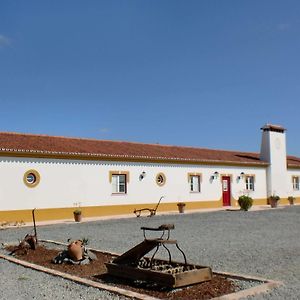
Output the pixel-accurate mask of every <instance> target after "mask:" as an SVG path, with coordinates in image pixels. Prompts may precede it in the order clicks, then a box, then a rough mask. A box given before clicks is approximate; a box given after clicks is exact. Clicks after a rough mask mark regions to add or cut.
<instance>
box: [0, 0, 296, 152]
mask: <svg viewBox="0 0 300 300" xmlns="http://www.w3.org/2000/svg"><path fill="white" fill-rule="evenodd" d="M299 53H300V1H298V0H297V1H296V0H295V1H292V0H285V1H280V0H277V1H274V0H251V1H250V0H249V1H247V0H245V1H238V0H235V1H231V0H226V1H221V0H219V1H214V0H207V1H205V0H203V1H198V0H197V1H183V0H182V1H176V0H169V1H168V0H152V1H150V0H128V1H125V0H122V1H116V0H107V1H91V0H90V1H74V0H72V1H71V0H70V1H64V0H60V1H31V0H27V1H14V0H3V1H1V2H0V108H1V109H0V130H1V131H14V132H25V133H41V134H49V135H60V136H77V137H87V138H97V139H109V140H124V141H137V142H144V143H160V144H171V145H185V146H195V147H203V148H214V149H228V150H232V149H233V150H242V151H259V148H260V141H261V132H260V127H261V126H262V125H264V124H265V123H273V124H281V125H283V126H284V127H286V128H287V129H288V131H287V149H288V153H289V154H291V155H297V156H300V139H299V128H300V116H299V103H300V102H299V99H300V80H299V79H300V60H299V55H300V54H299Z"/></svg>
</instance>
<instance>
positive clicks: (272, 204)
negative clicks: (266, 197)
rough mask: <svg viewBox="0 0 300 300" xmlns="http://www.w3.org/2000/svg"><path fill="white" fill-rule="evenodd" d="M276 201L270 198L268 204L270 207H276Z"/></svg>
mask: <svg viewBox="0 0 300 300" xmlns="http://www.w3.org/2000/svg"><path fill="white" fill-rule="evenodd" d="M277 203H278V200H275V199H270V205H271V207H272V208H276V207H277Z"/></svg>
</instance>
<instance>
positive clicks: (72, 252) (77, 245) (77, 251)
mask: <svg viewBox="0 0 300 300" xmlns="http://www.w3.org/2000/svg"><path fill="white" fill-rule="evenodd" d="M68 254H69V256H70V258H71V259H73V260H75V261H78V260H81V259H82V255H83V246H82V241H80V240H77V241H74V242H72V243H71V244H69V246H68Z"/></svg>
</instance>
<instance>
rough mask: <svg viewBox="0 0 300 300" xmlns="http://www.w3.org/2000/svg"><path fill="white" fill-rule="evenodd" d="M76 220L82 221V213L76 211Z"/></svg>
mask: <svg viewBox="0 0 300 300" xmlns="http://www.w3.org/2000/svg"><path fill="white" fill-rule="evenodd" d="M74 220H75V222H81V221H82V214H81V213H77V212H74Z"/></svg>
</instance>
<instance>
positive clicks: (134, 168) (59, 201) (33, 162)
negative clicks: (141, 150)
mask: <svg viewBox="0 0 300 300" xmlns="http://www.w3.org/2000/svg"><path fill="white" fill-rule="evenodd" d="M29 169H35V170H36V171H38V172H39V174H40V177H41V178H40V183H39V184H38V185H37V186H36V187H34V188H29V187H27V186H26V185H25V184H24V182H23V176H24V173H25V172H26V171H28V170H29ZM118 170H119V171H128V172H129V173H130V175H129V183H128V186H127V194H126V195H122V194H121V195H112V187H111V183H110V182H109V171H118ZM143 171H145V172H146V177H145V178H144V179H143V180H141V181H140V180H139V176H140V174H141V173H142V172H143ZM215 171H217V172H218V173H219V174H228V175H232V177H231V178H232V195H233V197H235V198H236V199H237V198H238V197H239V196H240V195H242V194H243V193H244V189H245V182H244V181H243V180H240V181H238V180H237V177H238V176H239V174H240V173H241V172H244V173H245V174H255V191H254V192H251V193H250V196H251V197H253V198H254V199H255V198H266V193H267V191H266V169H265V168H262V167H259V168H254V167H230V166H228V167H221V166H199V165H180V164H178V165H171V164H154V163H153V164H152V163H149V164H143V163H129V162H128V163H126V162H124V163H123V162H120V163H119V162H99V161H74V160H59V159H33V158H7V157H2V158H0V179H1V185H0V211H1V210H14V209H32V208H52V207H58V208H59V207H73V206H74V204H75V203H80V205H81V206H99V205H122V204H135V203H157V201H158V200H159V198H160V197H161V196H162V195H165V196H166V197H165V199H164V200H163V201H164V202H179V201H208V200H211V201H216V200H220V199H221V197H222V189H221V180H220V178H218V179H217V180H213V181H211V179H210V178H211V175H212V174H213V173H214V172H215ZM160 172H162V173H164V174H165V176H166V183H165V185H163V186H158V185H157V184H156V181H155V178H156V175H157V174H158V173H160ZM193 172H196V173H201V174H202V182H201V192H200V193H190V192H189V183H188V177H187V174H188V173H193Z"/></svg>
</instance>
